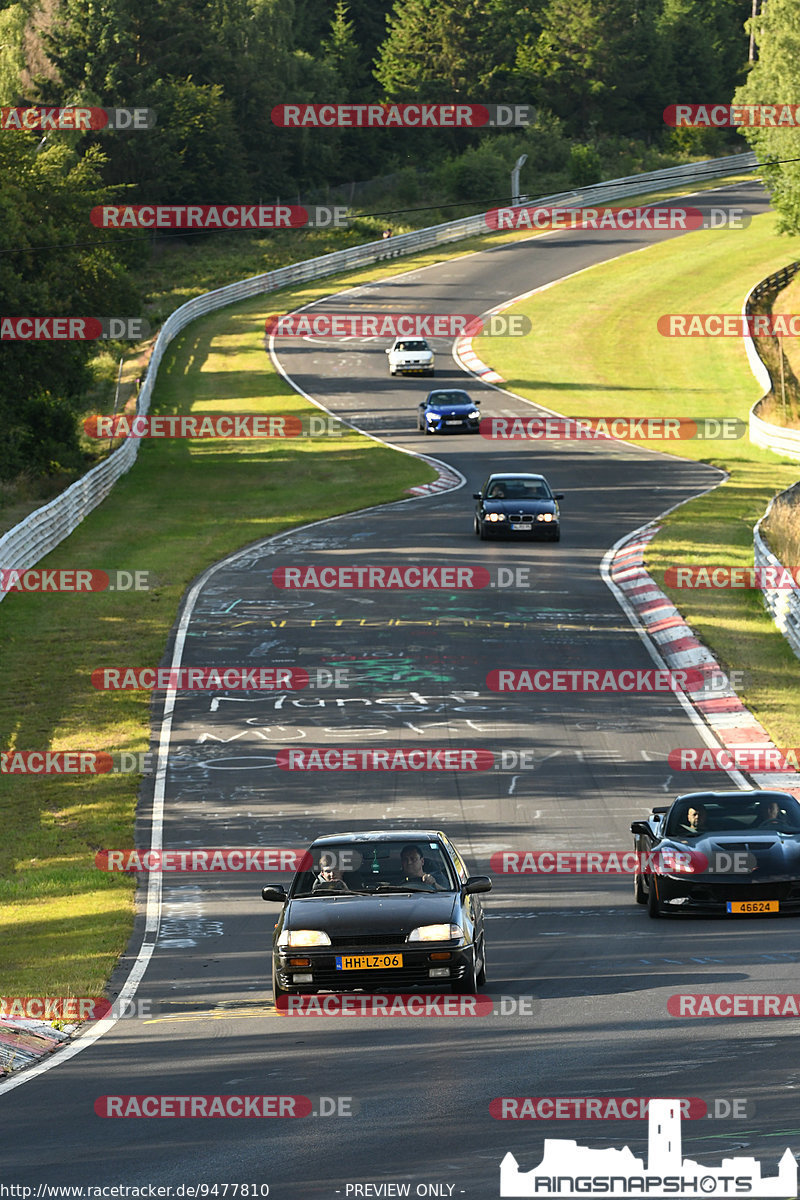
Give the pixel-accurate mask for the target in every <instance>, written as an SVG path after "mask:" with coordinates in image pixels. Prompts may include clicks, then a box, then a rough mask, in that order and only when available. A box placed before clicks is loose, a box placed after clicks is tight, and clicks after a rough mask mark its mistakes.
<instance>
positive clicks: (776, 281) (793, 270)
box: [742, 262, 800, 519]
mask: <svg viewBox="0 0 800 1200" xmlns="http://www.w3.org/2000/svg"><path fill="white" fill-rule="evenodd" d="M798 271H800V262H793V263H789V264H788V266H785V267H781V269H780V271H775V272H774V274H772V275H768V276H767V278H766V279H762V280H761V282H760V283H757V284H756V286H755V287H754V288H753V290H752V291H751V292H749V293H748V294H747V296H746V297H745V301H744V305H743V307H742V312H743V313H746V314H748V315H749V314H750V313H751V312H752V311H753V301H754V300H760V299H761V297H762V296H763V295H764V293H765V292H771V291H773V290H774V289H775V288H784V287H786V285H787V283H788V282H789V280H790V279H793V278H794V277H795V275H796V274H797V272H798ZM775 340H776V341H777V343H778V347H779V349H780V338H776V339H775ZM745 350H746V351H747V358H748V360H749V362H750V369H751V371H752V372H753V374H754V375H755V377H756V379H757V380H758V382H759V384H760V385H761V387H762V388H763V389H764V395H763V396H762V397H761V399H760V400H757V401H756V403H755V404H754V405H753V407H752V408H751V409H750V418H749V425H750V441H751V442H752V443H753V445H754V446H762V447H763V448H764V449H765V450H772V451H773V453H774V454H782V455H783V457H784V458H795V459H800V429H786V428H784V427H783V426H781V425H771V424H770V423H769V422H768V421H762V420H761V417H759V415H758V410H759V409H760V408H761V405H762V404H763V403H764V401H765V400H766V398H767V396H768V395H769V394H770V392H772V391H774V387H775V385H774V382H773V380H772V377H771V376H770V373H769V371H768V370H767V367H766V364H765V363H764V362H763V360H762V359H761V356H760V355H759V353H758V350H757V349H756V344H755V342H754V340H753V339H752V338H751V336H750V334H749V333H748V334H746V335H745ZM765 515H766V514H765ZM762 519H763V518H762Z"/></svg>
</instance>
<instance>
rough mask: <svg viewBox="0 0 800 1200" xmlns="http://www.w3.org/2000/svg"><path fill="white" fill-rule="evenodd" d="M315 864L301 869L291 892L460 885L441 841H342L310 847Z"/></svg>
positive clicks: (427, 888)
mask: <svg viewBox="0 0 800 1200" xmlns="http://www.w3.org/2000/svg"><path fill="white" fill-rule="evenodd" d="M308 853H309V855H310V856H311V863H312V865H311V867H310V869H309V870H303V871H298V872H297V874H296V875H295V877H294V880H293V881H292V886H291V890H290V893H289V894H290V896H291V897H292V898H293V899H294V898H296V897H298V896H320V897H322V896H328V895H329V896H337V895H338V896H342V895H349V894H355V895H373V894H375V893H377V892H397V893H399V894H403V893H405V894H407V895H413V894H414V893H415V892H434V891H446V892H452V891H455V890H456V886H457V885H456V879H455V875H454V873H453V869H452V867H451V865H450V863H449V860H448V856H447V855H446V854H445V853H444V851H443V849H442V847H441V846H440V845H439V843H438V842H436V841H432V840H431V839H429V838H419V839H414V841H409V840H408V839H405V840H403V841H401V840H399V839H398V840H397V841H385V842H384V841H380V842H341V843H337V844H334V843H327V842H326V843H325V844H324V845H319V846H311V848H310V850H309V852H308Z"/></svg>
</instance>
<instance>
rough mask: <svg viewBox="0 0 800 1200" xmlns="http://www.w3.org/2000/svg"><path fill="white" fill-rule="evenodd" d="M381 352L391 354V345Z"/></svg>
mask: <svg viewBox="0 0 800 1200" xmlns="http://www.w3.org/2000/svg"><path fill="white" fill-rule="evenodd" d="M383 353H384V354H391V353H392V347H391V346H389V347H388V348H387V349H386V350H384V352H383Z"/></svg>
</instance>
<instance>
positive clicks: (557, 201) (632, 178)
mask: <svg viewBox="0 0 800 1200" xmlns="http://www.w3.org/2000/svg"><path fill="white" fill-rule="evenodd" d="M755 165H756V157H755V155H754V154H753V153H752V151H747V152H746V153H744V154H731V155H728V156H727V157H725V158H712V159H708V160H706V161H705V162H700V163H690V164H686V165H684V166H678V167H666V168H664V169H663V170H660V171H650V172H647V173H645V174H641V175H626V176H624V177H623V178H621V179H612V180H608V181H607V182H605V183H598V184H593V185H592V186H591V187H586V188H581V189H578V190H576V191H572V192H559V193H557V194H555V195H552V196H541V197H539V198H538V199H536V200H530V201H527V203H530V204H537V205H548V206H553V205H557V206H558V207H559V208H577V207H579V206H580V205H582V204H602V203H605V202H607V201H610V200H622V199H624V198H625V197H627V196H636V195H642V194H643V193H645V192H650V191H659V190H661V189H664V188H668V187H675V186H680V187H683V186H684V185H689V184H692V183H699V182H702V181H703V180H704V179H717V178H719V177H720V176H722V175H731V174H739V173H740V172H744V171H751V170H753V169H754V167H755ZM484 216H485V214H484V213H478V214H477V215H475V216H471V217H462V218H460V219H459V220H457V221H449V222H447V223H446V224H444V225H431V226H430V227H428V228H427V229H417V230H414V231H413V232H412V233H403V234H399V235H397V236H396V237H393V238H392V239H391V241H390V242H389V241H388V239H387V240H386V241H384V240H383V239H381V240H380V241H376V242H367V243H365V244H364V245H362V246H353V247H352V248H351V249H349V250H336V251H334V253H333V254H325V255H323V256H322V257H321V258H312V259H308V260H307V261H306V262H301V263H294V264H293V265H292V266H289V267H281V268H280V269H279V270H277V271H268V272H267V273H266V274H264V275H254V276H253V277H252V278H250V279H244V280H241V281H240V282H239V283H232V284H229V285H228V286H227V287H223V288H218V289H217V290H216V291H214V292H206V293H205V294H204V295H202V296H197V297H195V299H194V300H189V301H188V302H187V303H186V304H182V305H181V307H180V308H176V309H175V312H173V313H171V314H170V316H169V317H168V318H167V320H166V321H165V322H164V324H163V325H162V327H161V329H160V331H159V334H158V337H157V339H156V343H155V346H154V347H153V353H152V355H151V358H150V362H149V364H148V369H147V376H146V378H145V381H144V383H143V385H142V388H141V391H140V393H139V399H138V404H137V412H138V413H140V414H141V415H144V414H146V413H147V412H148V410H149V408H150V397H151V395H152V390H153V384H154V383H155V379H156V374H157V371H158V367H159V364H160V362H161V359H162V357H163V355H164V351H165V349H166V348H167V346H168V345H169V343H170V342H171V341H172V339H173V338H174V337H175V335H176V334H178V333H180V331H181V330H182V329H184V328H185V327H186V326H187V325H188V324H189V323H190V322H191V321H194V320H195V318H196V317H201V316H204V315H205V314H206V313H210V312H213V311H214V310H215V309H218V308H224V307H225V305H227V304H234V303H235V302H236V301H238V300H247V299H249V298H250V297H252V296H258V295H260V294H262V293H264V292H273V291H276V290H277V289H279V288H284V287H289V286H291V285H292V284H295V283H303V282H305V281H306V280H309V279H319V278H322V277H323V276H325V275H335V274H336V273H337V272H339V271H344V270H349V269H351V268H353V267H361V266H369V265H370V264H371V263H375V262H380V261H381V260H382V259H386V258H388V257H390V256H391V257H395V256H396V255H401V254H414V253H415V252H416V251H418V250H427V249H430V248H432V247H434V246H438V245H441V244H443V243H445V242H454V241H458V240H459V239H461V238H466V237H471V236H473V235H475V234H480V233H485V232H486V224H485V221H484ZM138 452H139V439H138V438H127V439H126V441H125V442H124V443H123V445H122V446H120V448H119V449H118V450H115V451H114V452H113V454H110V455H109V457H108V458H107V459H105V461H104V462H102V463H100V464H99V465H98V466H96V467H93V468H92V469H91V471H88V472H87V473H86V475H84V476H83V478H82V479H79V480H78V481H77V482H76V483H73V484H72V486H71V487H69V488H67V489H66V491H64V492H62V493H61V495H60V496H57V497H56V499H55V500H51V501H50V503H49V504H46V505H45V506H44V507H43V508H39V509H37V510H36V511H35V512H33V513H31V514H30V516H28V517H26V518H25V519H24V520H23V521H20V523H19V524H18V525H15V526H14V528H13V529H10V530H9V531H8V533H6V534H4V535H3V537H1V538H0V566H2V567H5V568H16V569H17V570H24V569H26V568H29V567H32V566H34V565H35V563H37V562H39V560H40V559H42V558H43V557H44V556H45V555H46V554H49V552H50V551H51V550H53V549H54V548H55V547H56V546H57V545H58V544H59V542H61V541H63V540H64V538H66V537H68V536H69V534H70V533H72V531H73V529H75V528H76V526H78V525H79V524H80V523H81V521H82V520H83V519H84V518H85V517H86V516H87V515H88V514H89V513H90V512H91V511H92V509H93V508H95V507H96V506H97V505H98V504H99V503H100V502H101V501H102V500H103V499H105V497H106V496H107V495H108V493H109V491H110V490H111V488H112V487H113V486H114V484H115V483H116V481H117V479H119V477H120V476H121V475H124V474H125V472H126V471H129V470H130V468H131V467H132V466H133V464H134V462H135V461H136V455H137V454H138ZM4 597H5V593H4V592H0V600H3V599H4Z"/></svg>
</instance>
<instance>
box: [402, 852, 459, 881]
mask: <svg viewBox="0 0 800 1200" xmlns="http://www.w3.org/2000/svg"><path fill="white" fill-rule="evenodd" d="M400 865H401V867H402V868H403V874H404V875H405V877H406V879H407V880H408V882H409V883H428V884H431V885H432V886H433V887H435V888H436V890H437V891H440V892H446V891H447V890H448V888H447V880H446V879H445V877H444V875H443V874H442V873H441V871H426V870H425V858H424V856H423V853H422V850H421V849H420V848H419V846H414V845H408V846H403V849H402V850H401V851H400Z"/></svg>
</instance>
